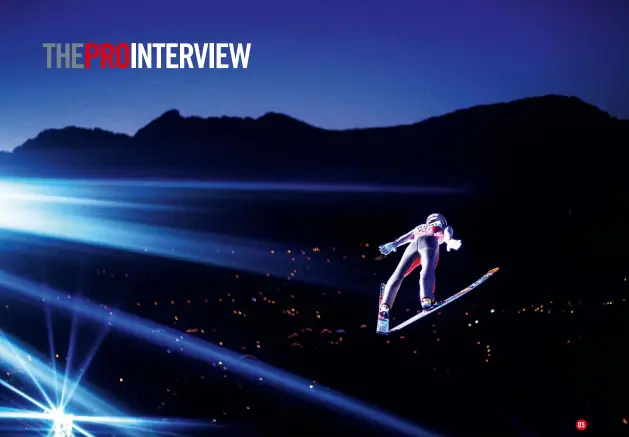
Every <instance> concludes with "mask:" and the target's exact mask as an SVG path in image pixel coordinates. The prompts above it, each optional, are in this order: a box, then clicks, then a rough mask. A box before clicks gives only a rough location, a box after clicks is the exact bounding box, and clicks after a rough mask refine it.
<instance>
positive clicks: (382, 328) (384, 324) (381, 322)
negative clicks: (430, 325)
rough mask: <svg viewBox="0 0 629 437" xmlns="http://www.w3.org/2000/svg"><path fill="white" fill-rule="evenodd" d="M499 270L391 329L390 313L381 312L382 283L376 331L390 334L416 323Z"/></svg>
mask: <svg viewBox="0 0 629 437" xmlns="http://www.w3.org/2000/svg"><path fill="white" fill-rule="evenodd" d="M498 270H499V267H496V268H495V269H491V270H490V271H488V272H487V273H485V274H484V275H483V276H482V277H481V278H480V279H479V280H477V281H476V282H474V283H473V284H471V285H469V286H467V287H465V288H464V289H463V290H461V291H459V292H458V293H456V294H455V295H453V296H450V297H449V298H447V299H446V300H443V301H441V302H438V303H436V304H435V305H433V306H432V307H431V308H430V309H428V310H424V311H422V312H420V313H419V314H417V315H415V316H413V317H411V318H410V319H408V320H407V321H405V322H402V323H400V324H399V325H397V326H396V327H394V328H391V329H389V319H388V315H387V317H386V318H384V317H382V314H381V313H380V306H381V305H382V297H383V295H384V285H385V284H381V285H380V299H379V301H378V324H377V327H376V332H377V333H378V334H382V335H388V334H390V333H392V332H396V331H399V330H400V329H403V328H405V327H407V326H408V325H410V324H411V323H414V322H416V321H418V320H419V319H422V318H424V317H426V316H427V315H429V314H431V313H433V312H435V311H437V310H438V309H441V308H443V307H444V306H446V305H447V304H449V303H451V302H454V301H455V300H457V299H458V298H460V297H462V296H463V295H465V294H467V293H469V292H470V291H472V290H473V289H475V288H476V287H478V286H479V285H480V284H482V283H483V282H485V281H486V280H487V279H489V278H491V277H492V276H493V275H494V273H496V272H497V271H498Z"/></svg>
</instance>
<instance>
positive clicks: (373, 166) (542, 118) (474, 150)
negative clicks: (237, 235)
mask: <svg viewBox="0 0 629 437" xmlns="http://www.w3.org/2000/svg"><path fill="white" fill-rule="evenodd" d="M628 133H629V126H628V122H627V121H624V120H618V119H616V118H614V117H612V116H610V115H609V114H607V113H605V112H603V111H601V110H599V109H598V108H596V107H595V106H593V105H590V104H587V103H585V102H583V101H581V100H579V99H577V98H573V97H563V96H553V95H550V96H544V97H536V98H527V99H521V100H516V101H513V102H508V103H501V104H494V105H484V106H476V107H472V108H468V109H462V110H458V111H455V112H452V113H449V114H445V115H443V116H439V117H432V118H429V119H427V120H424V121H421V122H418V123H414V124H411V125H404V126H393V127H380V128H368V129H351V130H326V129H321V128H317V127H314V126H311V125H309V124H307V123H305V122H303V121H300V120H296V119H294V118H291V117H289V116H287V115H283V114H278V113H269V114H266V115H264V116H262V117H260V118H257V119H254V118H248V117H246V118H239V117H209V118H201V117H183V116H182V115H181V114H180V113H179V111H177V110H170V111H167V112H165V113H164V114H162V115H161V116H159V117H157V118H156V119H155V120H153V121H151V122H150V123H149V124H147V125H146V126H144V127H142V128H141V129H139V130H138V131H137V132H136V133H135V134H134V135H133V136H129V135H124V134H117V133H113V132H108V131H105V130H102V129H85V128H79V127H66V128H63V129H49V130H45V131H43V132H41V133H40V134H39V135H37V136H36V137H35V138H32V139H29V140H28V141H26V142H25V143H24V144H22V145H21V146H18V147H17V148H15V150H14V151H13V153H10V154H3V156H2V157H0V159H1V160H2V163H3V167H4V168H5V171H7V169H10V171H11V174H33V173H36V174H38V175H42V176H46V175H53V174H57V175H77V176H105V175H118V176H138V175H145V176H182V177H211V178H228V179H259V178H264V179H269V178H271V179H274V180H278V179H280V180H281V179H284V180H286V179H291V180H296V179H297V180H327V181H330V180H346V181H359V180H365V181H371V182H380V183H414V184H420V183H429V184H431V185H435V184H447V185H468V186H473V187H474V188H480V187H484V188H487V187H492V186H493V187H497V186H500V187H502V189H512V188H515V186H517V185H518V184H521V183H524V182H525V181H527V182H526V184H527V185H529V186H530V187H531V186H535V185H539V184H538V183H532V182H533V181H532V179H537V181H538V182H539V181H541V180H544V181H545V184H546V185H547V186H553V187H555V188H557V189H559V188H560V187H564V188H565V187H572V188H574V186H575V184H577V185H579V186H582V187H584V188H588V186H589V185H590V184H591V183H592V182H593V181H592V179H593V176H592V175H593V172H596V171H598V170H599V169H603V168H605V169H606V170H605V171H602V172H601V174H600V175H598V176H597V178H603V179H606V182H607V183H611V182H612V179H614V174H613V171H611V170H612V169H613V168H615V169H618V167H617V166H618V160H614V159H610V156H612V155H613V154H614V153H616V151H617V150H619V149H618V147H620V145H621V144H623V143H624V144H626V140H627V138H628V137H629V135H628ZM595 182H596V183H599V182H600V183H602V182H603V181H601V180H597V181H595Z"/></svg>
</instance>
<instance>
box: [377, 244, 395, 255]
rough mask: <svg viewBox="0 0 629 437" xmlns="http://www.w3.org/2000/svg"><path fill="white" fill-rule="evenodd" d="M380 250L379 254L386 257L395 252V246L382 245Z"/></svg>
mask: <svg viewBox="0 0 629 437" xmlns="http://www.w3.org/2000/svg"><path fill="white" fill-rule="evenodd" d="M379 249H380V253H381V254H383V255H388V254H390V253H391V252H395V251H396V249H397V245H396V244H395V243H387V244H383V245H382V246H380V247H379Z"/></svg>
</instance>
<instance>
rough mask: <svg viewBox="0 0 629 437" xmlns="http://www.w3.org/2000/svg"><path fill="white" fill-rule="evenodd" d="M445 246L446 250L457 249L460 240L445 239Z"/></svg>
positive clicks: (459, 245)
mask: <svg viewBox="0 0 629 437" xmlns="http://www.w3.org/2000/svg"><path fill="white" fill-rule="evenodd" d="M446 247H447V249H448V252H450V249H454V250H459V247H461V240H447V241H446Z"/></svg>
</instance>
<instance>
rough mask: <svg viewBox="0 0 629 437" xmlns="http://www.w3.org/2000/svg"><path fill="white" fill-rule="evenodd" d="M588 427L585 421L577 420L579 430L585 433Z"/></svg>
mask: <svg viewBox="0 0 629 437" xmlns="http://www.w3.org/2000/svg"><path fill="white" fill-rule="evenodd" d="M587 427H588V423H587V422H586V421H585V420H584V419H579V420H577V430H579V431H585V430H586V429H587Z"/></svg>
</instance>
